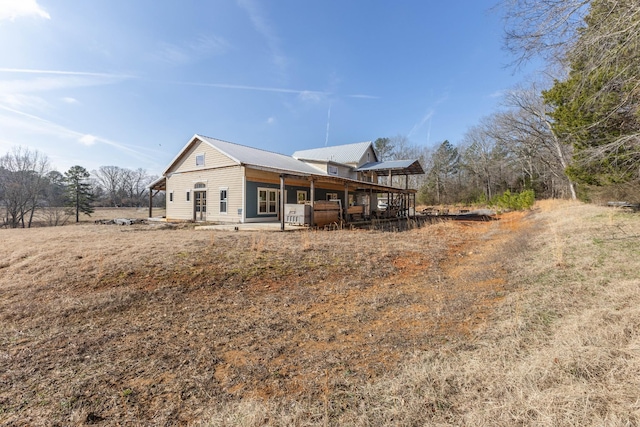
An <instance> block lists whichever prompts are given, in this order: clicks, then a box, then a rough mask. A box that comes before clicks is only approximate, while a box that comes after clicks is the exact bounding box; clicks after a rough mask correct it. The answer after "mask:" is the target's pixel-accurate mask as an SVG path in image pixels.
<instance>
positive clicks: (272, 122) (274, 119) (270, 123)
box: [267, 117, 276, 125]
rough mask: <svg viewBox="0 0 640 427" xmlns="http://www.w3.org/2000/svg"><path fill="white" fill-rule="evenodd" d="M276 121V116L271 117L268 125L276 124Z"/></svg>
mask: <svg viewBox="0 0 640 427" xmlns="http://www.w3.org/2000/svg"><path fill="white" fill-rule="evenodd" d="M275 122H276V118H275V117H269V118H268V119H267V124H268V125H272V124H274V123H275Z"/></svg>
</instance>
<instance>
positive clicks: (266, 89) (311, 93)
mask: <svg viewBox="0 0 640 427" xmlns="http://www.w3.org/2000/svg"><path fill="white" fill-rule="evenodd" d="M167 83H171V84H177V85H185V86H202V87H215V88H220V89H236V90H251V91H258V92H276V93H290V94H294V95H299V96H300V97H301V98H307V99H310V98H313V97H325V96H327V95H329V93H327V92H323V91H315V90H305V89H302V90H301V89H286V88H280V87H270V86H248V85H233V84H227V83H199V82H167Z"/></svg>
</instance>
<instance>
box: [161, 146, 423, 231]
mask: <svg viewBox="0 0 640 427" xmlns="http://www.w3.org/2000/svg"><path fill="white" fill-rule="evenodd" d="M415 173H424V172H423V170H422V167H421V166H420V163H419V162H418V161H416V160H409V161H402V163H401V164H400V163H398V162H380V161H378V157H377V155H376V153H375V150H374V148H373V144H372V143H371V142H360V143H356V144H347V145H341V146H335V147H323V148H318V149H312V150H302V151H296V152H295V153H294V154H293V156H287V155H284V154H278V153H274V152H270V151H266V150H261V149H257V148H252V147H248V146H244V145H240V144H235V143H232V142H227V141H222V140H219V139H215V138H210V137H206V136H202V135H197V134H196V135H194V136H193V137H192V138H191V139H190V140H189V141H188V142H187V144H186V145H185V146H184V147H183V148H182V149H181V150H180V152H179V153H178V154H177V155H176V157H175V158H174V159H173V160H172V161H171V163H170V164H169V166H168V167H167V169H166V170H165V171H164V172H163V174H162V177H161V178H160V179H158V180H156V181H155V182H153V183H152V184H151V185H150V190H151V191H150V198H151V197H152V196H153V193H154V192H157V191H161V190H163V191H166V218H167V220H188V221H209V222H221V223H246V222H265V221H281V222H282V224H283V226H284V221H285V216H284V215H281V213H282V212H284V210H285V206H286V205H287V204H305V203H306V204H308V205H311V206H313V205H314V203H315V202H316V201H327V200H331V201H335V203H336V205H339V207H340V209H341V210H343V212H341V216H342V217H343V218H346V214H347V209H348V208H349V207H350V206H362V208H361V211H362V217H369V216H370V215H371V214H372V213H373V212H374V211H375V203H372V201H374V200H377V197H378V194H380V193H382V194H386V196H387V198H388V199H389V200H391V199H394V200H402V203H404V205H403V206H406V207H407V208H408V207H409V206H410V199H411V195H413V206H414V207H415V190H411V189H408V188H404V189H400V188H395V187H391V186H389V185H382V184H379V183H378V177H379V176H394V175H401V174H404V175H410V174H415ZM150 202H151V200H150ZM150 205H151V203H150ZM312 210H313V209H312ZM406 211H407V214H408V212H409V209H406ZM312 215H313V214H312ZM150 216H151V208H150ZM311 223H313V221H311Z"/></svg>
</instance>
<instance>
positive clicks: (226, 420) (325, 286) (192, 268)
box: [0, 203, 640, 426]
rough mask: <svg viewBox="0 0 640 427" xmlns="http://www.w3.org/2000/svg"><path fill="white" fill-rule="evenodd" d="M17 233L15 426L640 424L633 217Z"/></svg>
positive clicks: (557, 208)
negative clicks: (376, 227)
mask: <svg viewBox="0 0 640 427" xmlns="http://www.w3.org/2000/svg"><path fill="white" fill-rule="evenodd" d="M0 235H1V236H2V241H3V243H4V245H3V247H2V248H0V260H2V261H0V319H1V320H0V321H1V323H0V423H2V424H8V425H55V424H58V425H68V424H83V423H99V424H100V425H172V424H203V425H237V426H247V425H249V426H260V425H363V426H364V425H367V426H369V425H374V426H375V425H424V424H433V425H636V424H638V422H640V408H639V406H638V403H637V390H638V389H639V388H638V386H639V384H638V381H640V380H639V378H640V376H639V375H638V371H639V370H640V363H639V360H640V359H639V356H640V355H639V354H638V349H639V348H640V347H639V346H638V344H639V341H638V331H639V329H638V328H639V325H640V309H638V308H636V307H639V305H638V303H639V302H640V290H639V288H638V285H639V283H638V279H637V271H638V267H639V264H640V261H638V259H639V258H638V251H639V249H638V246H637V243H636V242H637V238H638V236H640V223H639V222H638V220H637V219H636V217H635V216H633V215H632V214H626V213H622V212H617V211H616V212H613V213H612V211H607V210H605V209H603V208H597V207H593V206H585V205H579V204H567V203H555V204H554V203H544V204H539V205H538V208H537V210H536V212H534V213H529V214H524V213H512V214H509V215H505V216H503V218H502V219H501V220H500V221H496V222H491V223H473V224H465V223H458V222H446V223H439V224H434V225H430V226H427V227H424V228H421V229H414V230H411V231H408V232H404V233H385V232H377V231H339V232H299V233H262V232H253V233H227V232H209V231H194V230H191V229H170V228H166V226H164V225H145V226H129V227H118V226H98V225H81V226H78V227H63V228H56V229H32V230H0Z"/></svg>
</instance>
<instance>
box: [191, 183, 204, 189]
mask: <svg viewBox="0 0 640 427" xmlns="http://www.w3.org/2000/svg"><path fill="white" fill-rule="evenodd" d="M193 188H195V189H196V190H197V189H199V188H207V184H205V183H204V182H196V183H195V184H194V185H193Z"/></svg>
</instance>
